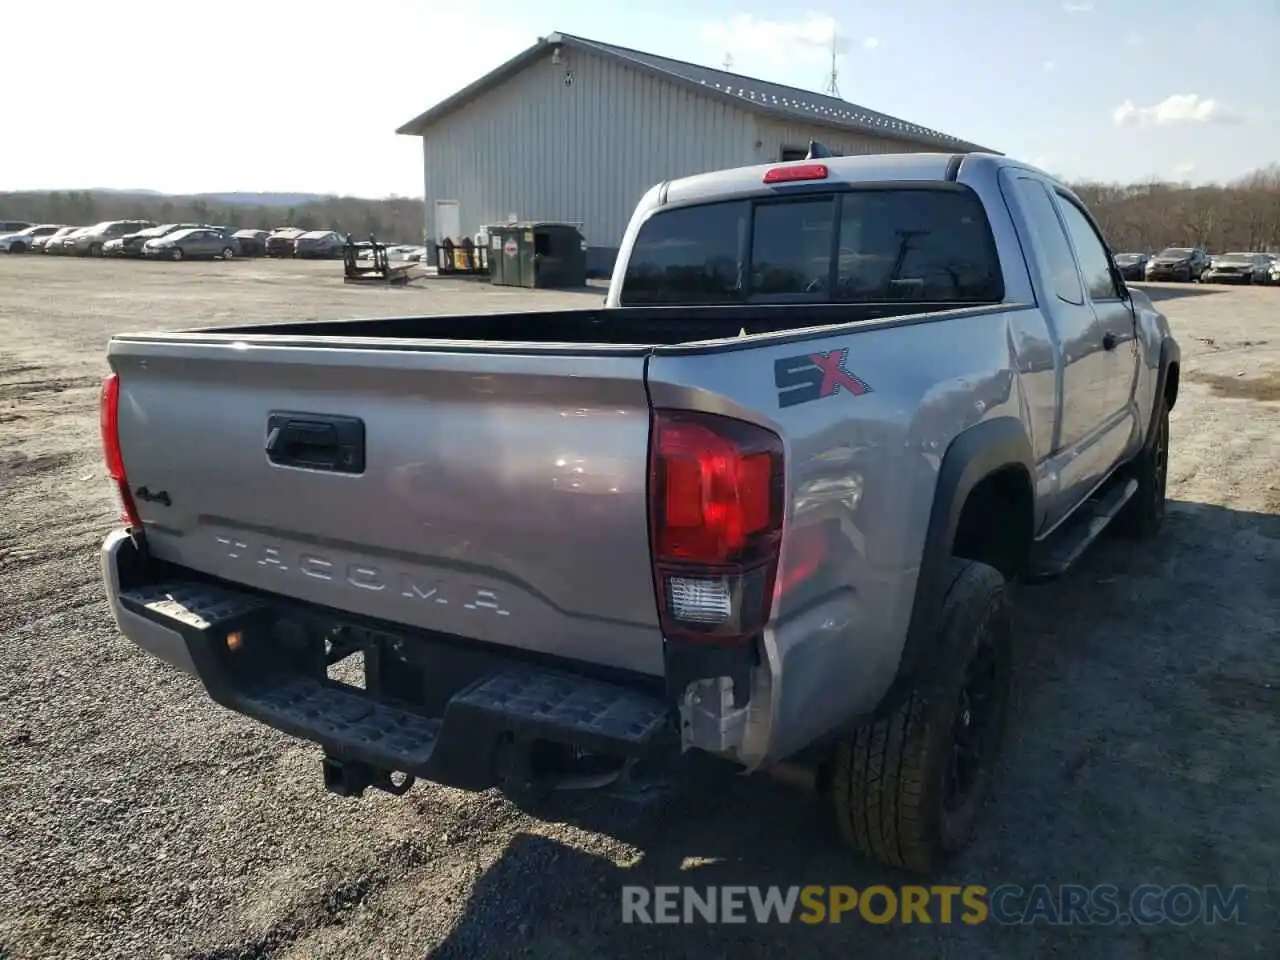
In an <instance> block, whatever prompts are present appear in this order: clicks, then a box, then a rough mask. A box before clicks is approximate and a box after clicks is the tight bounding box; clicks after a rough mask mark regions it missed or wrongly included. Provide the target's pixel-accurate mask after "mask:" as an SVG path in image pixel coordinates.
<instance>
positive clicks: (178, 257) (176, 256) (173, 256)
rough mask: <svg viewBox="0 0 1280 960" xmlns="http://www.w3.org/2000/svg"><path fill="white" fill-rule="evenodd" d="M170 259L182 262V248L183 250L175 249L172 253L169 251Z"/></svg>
mask: <svg viewBox="0 0 1280 960" xmlns="http://www.w3.org/2000/svg"><path fill="white" fill-rule="evenodd" d="M169 259H170V260H181V259H182V248H181V247H174V248H173V249H172V250H170V251H169Z"/></svg>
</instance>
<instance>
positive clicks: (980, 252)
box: [621, 186, 1004, 306]
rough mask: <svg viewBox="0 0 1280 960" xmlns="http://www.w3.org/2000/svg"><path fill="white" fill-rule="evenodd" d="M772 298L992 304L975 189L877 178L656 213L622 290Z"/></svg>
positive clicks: (701, 297)
mask: <svg viewBox="0 0 1280 960" xmlns="http://www.w3.org/2000/svg"><path fill="white" fill-rule="evenodd" d="M748 233H749V234H750V236H748ZM748 241H749V242H748ZM747 257H749V258H750V259H749V262H748V261H746V260H744V258H747ZM779 298H782V299H786V300H792V299H794V300H798V301H800V302H816V303H823V302H826V303H831V302H837V301H844V302H880V301H886V300H907V301H915V302H924V303H941V302H966V303H998V302H1000V301H1001V300H1002V299H1004V279H1003V274H1002V272H1001V269H1000V260H999V256H998V254H997V253H996V248H995V241H994V239H993V238H992V235H991V228H990V225H989V224H988V222H987V217H986V212H985V211H984V210H983V208H982V202H981V201H980V200H979V199H978V197H977V196H976V195H975V194H974V193H972V191H969V190H967V189H953V188H935V187H902V188H897V187H888V188H885V187H880V186H876V187H874V188H870V189H856V188H855V189H854V190H851V191H847V192H843V193H828V194H821V195H816V196H815V195H814V194H806V195H804V196H801V197H796V198H794V199H781V200H780V199H775V198H773V197H768V198H761V199H758V200H754V201H751V200H743V201H733V202H729V203H709V204H701V205H698V206H691V207H681V208H677V209H674V210H668V211H662V212H659V213H657V214H655V215H654V216H652V217H651V218H650V219H649V220H648V222H647V223H645V225H644V226H643V227H641V229H640V233H639V235H638V236H637V238H636V243H635V246H634V247H633V249H632V252H631V257H630V260H629V262H628V264H627V272H626V276H625V277H624V279H623V286H622V297H621V301H622V303H623V304H624V305H628V306H637V305H642V304H660V303H668V304H710V303H743V302H770V301H773V302H776V301H777V299H779Z"/></svg>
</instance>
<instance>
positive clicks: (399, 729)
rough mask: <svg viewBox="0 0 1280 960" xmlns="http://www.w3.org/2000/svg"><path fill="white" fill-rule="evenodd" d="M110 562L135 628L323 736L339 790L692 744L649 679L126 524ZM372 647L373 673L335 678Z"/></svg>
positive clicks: (267, 715) (489, 778) (127, 628)
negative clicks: (360, 608)
mask: <svg viewBox="0 0 1280 960" xmlns="http://www.w3.org/2000/svg"><path fill="white" fill-rule="evenodd" d="M102 564H103V575H104V578H105V581H106V584H107V587H108V590H107V593H108V597H109V599H110V603H111V609H112V613H113V615H114V616H115V619H116V623H117V624H118V626H119V627H120V630H121V632H122V633H123V634H124V635H125V636H126V637H128V638H129V639H130V640H132V641H133V642H134V643H136V644H137V645H138V646H140V647H142V648H143V649H144V650H146V651H147V652H148V653H151V654H152V655H154V656H156V657H159V658H160V659H162V660H164V661H166V662H167V663H170V664H172V665H173V666H175V667H178V668H179V669H181V670H184V671H186V672H188V673H191V674H193V675H195V676H196V677H198V678H199V680H200V681H201V683H203V685H204V686H205V688H206V690H207V691H208V693H209V695H210V697H212V698H213V700H215V701H216V702H217V703H219V704H221V705H222V706H224V707H226V708H228V709H231V710H234V711H236V712H237V713H241V714H243V715H245V716H247V717H250V718H252V719H254V720H257V721H259V722H260V723H263V724H265V725H267V726H269V727H272V728H274V729H276V730H280V731H282V732H284V733H287V734H290V735H292V736H295V737H299V738H301V739H304V740H309V741H311V742H313V743H316V744H318V745H319V746H321V747H322V748H323V749H324V752H325V755H326V762H325V779H326V783H327V784H328V785H329V786H330V788H331V789H334V790H336V791H337V792H340V793H356V794H358V793H359V792H360V791H361V789H362V788H363V786H364V785H371V786H380V787H382V788H384V789H388V788H389V787H390V784H391V781H390V777H389V775H390V774H392V773H402V774H405V775H407V776H409V777H413V778H421V779H424V780H431V781H433V782H437V783H441V784H445V785H448V786H454V787H459V788H462V789H468V790H482V789H487V788H489V787H492V786H495V785H499V784H502V783H504V782H507V781H508V779H509V778H510V777H512V776H522V775H524V774H525V773H527V761H528V758H529V755H530V754H531V753H532V752H533V751H534V750H535V749H536V748H537V747H540V746H542V745H552V746H554V747H559V748H565V749H566V750H567V751H569V752H571V753H573V754H574V755H579V756H580V755H591V756H605V757H617V758H620V759H621V760H624V761H625V760H628V759H636V760H638V759H642V758H645V757H649V756H652V755H654V754H656V753H661V752H669V753H673V754H674V753H678V752H679V750H680V745H679V744H680V741H679V736H678V733H677V724H676V722H675V712H674V711H673V710H672V709H671V708H670V707H669V704H668V702H667V701H666V699H665V698H664V696H663V694H662V692H661V690H656V691H655V690H652V689H646V687H645V682H644V679H643V678H637V679H635V680H634V681H619V680H605V679H599V678H596V677H591V676H585V675H582V674H579V673H575V672H571V668H570V667H569V665H562V664H556V665H555V666H554V667H548V666H545V665H543V664H539V663H535V662H526V661H523V660H518V659H515V658H513V657H512V656H511V654H510V652H509V651H505V652H501V651H492V650H489V649H480V648H479V647H478V645H475V644H468V645H463V644H460V643H458V642H457V641H456V640H455V639H453V638H444V637H430V636H410V635H407V634H404V633H401V632H399V631H384V630H383V629H382V628H380V626H378V625H375V624H369V623H363V622H357V620H356V619H354V618H348V617H347V616H345V615H343V614H341V613H338V612H336V611H332V610H328V609H327V608H320V607H316V606H314V605H309V604H295V603H293V602H292V601H288V600H285V599H283V598H277V597H274V596H267V595H262V594H258V593H254V592H252V591H248V590H242V589H239V588H235V587H232V586H230V585H227V584H222V583H219V582H215V581H212V580H206V579H203V578H200V577H199V575H198V574H192V573H191V572H190V571H181V570H178V569H177V568H166V566H165V565H163V564H157V563H153V562H149V561H148V560H146V559H145V557H144V555H143V554H142V552H141V551H139V550H138V549H137V548H136V546H135V545H134V543H133V541H132V540H131V539H130V537H129V536H128V534H127V533H124V532H119V533H115V534H112V535H111V536H110V537H109V538H108V539H107V542H106V543H105V544H104V545H103V552H102ZM357 652H359V653H360V654H362V656H363V660H364V670H363V681H364V686H363V687H359V686H355V685H353V684H350V683H344V682H340V681H338V680H335V679H331V678H330V676H329V668H330V667H331V666H333V665H335V664H336V663H338V662H340V661H342V660H345V659H347V658H348V657H351V656H352V655H353V654H355V653H357ZM352 771H356V773H354V774H353V773H352ZM391 792H400V791H399V790H396V789H392V790H391Z"/></svg>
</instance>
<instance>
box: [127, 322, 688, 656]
mask: <svg viewBox="0 0 1280 960" xmlns="http://www.w3.org/2000/svg"><path fill="white" fill-rule="evenodd" d="M109 360H110V363H111V366H112V369H113V370H114V371H115V372H116V373H117V374H119V378H120V405H119V416H120V426H119V432H120V444H121V449H122V452H123V459H124V465H125V469H126V471H127V473H128V482H129V487H130V489H132V490H133V491H135V492H138V491H141V490H142V489H143V488H145V491H144V492H142V493H141V494H140V495H138V497H137V507H138V512H139V514H140V515H141V517H142V519H143V521H144V523H145V526H146V531H147V539H148V542H149V544H150V547H151V550H152V553H153V554H154V555H155V556H156V557H158V558H160V559H162V560H168V561H171V562H174V563H177V564H180V565H182V566H185V567H188V568H191V569H194V570H198V571H202V572H204V573H207V574H210V575H213V576H217V577H221V578H224V579H226V580H229V581H234V582H237V583H241V584H245V585H249V586H252V587H256V588H259V589H263V590H268V591H272V592H274V593H278V594H282V595H285V596H289V597H293V598H296V599H299V600H304V601H310V602H313V603H319V604H324V605H327V606H330V607H334V608H337V609H341V610H345V611H348V612H353V613H358V614H363V615H366V616H370V617H377V618H381V619H384V620H389V621H394V622H397V623H403V624H407V625H412V626H415V627H419V628H423V629H427V630H434V631H440V632H442V633H446V634H452V635H457V636H461V637H466V638H471V639H474V640H478V641H485V642H490V643H496V644H503V645H507V646H512V647H521V648H525V649H528V650H534V651H539V652H544V653H549V654H554V655H557V656H562V657H568V658H573V659H578V660H585V661H589V662H592V663H597V664H605V665H609V666H615V667H621V668H626V669H631V670H637V671H642V672H645V673H650V674H661V673H662V670H663V667H662V637H661V633H660V631H659V627H658V618H657V610H656V604H655V599H654V588H653V579H652V571H651V566H650V554H649V534H648V528H647V523H648V520H647V506H646V476H647V458H648V442H649V411H648V401H647V396H646V392H645V378H644V375H645V363H646V356H645V352H644V351H643V350H640V349H632V350H629V351H628V350H620V351H617V352H614V353H608V354H604V355H596V356H590V355H576V356H575V355H565V354H557V353H555V352H553V351H548V352H542V351H539V352H531V353H528V354H522V355H513V354H510V353H494V352H481V351H479V350H477V351H473V352H467V351H453V350H448V351H444V350H439V351H433V350H430V349H421V348H414V347H411V346H406V347H405V348H404V349H387V348H385V347H382V348H377V349H363V348H359V347H353V346H304V347H298V346H273V345H270V344H254V343H238V344H237V343H229V342H214V343H209V342H200V341H198V340H183V339H180V338H175V339H174V340H172V341H170V340H167V339H165V338H163V337H158V338H156V339H126V340H115V341H113V342H112V344H111V348H110V353H109ZM361 432H362V433H363V438H362V441H363V442H362V446H361V443H360V440H361ZM335 451H337V453H335ZM346 453H351V454H352V456H351V457H350V458H347V457H346V456H345V454H346ZM361 457H362V458H363V465H362V469H361V464H360V459H361ZM334 467H336V469H335V468H334Z"/></svg>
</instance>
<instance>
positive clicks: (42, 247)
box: [31, 227, 84, 253]
mask: <svg viewBox="0 0 1280 960" xmlns="http://www.w3.org/2000/svg"><path fill="white" fill-rule="evenodd" d="M82 229H84V228H83V227H59V228H58V229H57V230H55V231H54V232H53V233H51V234H49V235H48V236H47V237H35V238H34V239H33V240H32V241H31V252H32V253H47V252H48V248H49V246H50V244H53V245H56V246H61V244H62V241H63V240H65V239H66V238H67V237H69V236H70V235H71V234H73V233H75V232H76V231H77V230H82ZM55 252H57V251H55Z"/></svg>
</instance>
